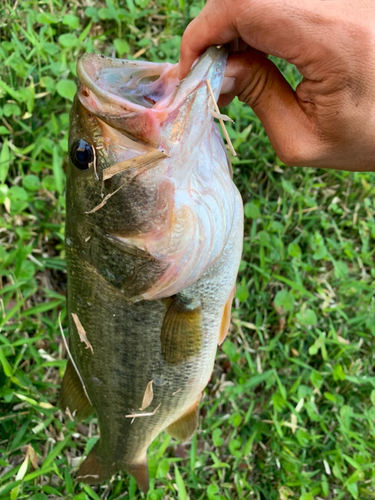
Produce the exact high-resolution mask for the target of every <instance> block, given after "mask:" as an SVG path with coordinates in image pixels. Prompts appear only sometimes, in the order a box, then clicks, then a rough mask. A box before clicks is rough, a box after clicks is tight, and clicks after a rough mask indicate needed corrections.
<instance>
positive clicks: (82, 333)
mask: <svg viewBox="0 0 375 500" xmlns="http://www.w3.org/2000/svg"><path fill="white" fill-rule="evenodd" d="M71 314H72V318H73V320H74V323H75V325H76V327H77V332H78V335H79V340H80V341H81V342H84V343H85V344H86V349H90V351H91V352H92V354H94V349H93V348H92V345H91V344H90V342H89V340H88V338H87V335H86V332H85V329H84V328H83V326H82V323H81V321H80V319H79V317H78V316H77V314H76V313H71Z"/></svg>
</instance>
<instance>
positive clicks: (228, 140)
mask: <svg viewBox="0 0 375 500" xmlns="http://www.w3.org/2000/svg"><path fill="white" fill-rule="evenodd" d="M206 85H207V88H208V91H209V93H210V94H211V98H212V101H213V103H214V107H215V111H216V113H218V114H221V113H220V110H219V107H218V105H217V102H216V99H215V96H214V93H213V92H212V87H211V84H210V81H209V80H206ZM218 120H219V122H220V125H221V128H222V130H223V134H224V136H225V139H226V140H227V143H228V146H229V149H230V150H231V153H232V155H233V156H237V153H236V152H235V150H234V147H233V144H232V141H231V140H230V137H229V135H228V132H227V129H226V128H225V125H224V121H223V119H222V118H218Z"/></svg>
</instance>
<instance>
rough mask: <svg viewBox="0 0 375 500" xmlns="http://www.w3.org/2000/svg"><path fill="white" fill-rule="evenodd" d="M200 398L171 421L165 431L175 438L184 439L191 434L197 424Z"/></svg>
mask: <svg viewBox="0 0 375 500" xmlns="http://www.w3.org/2000/svg"><path fill="white" fill-rule="evenodd" d="M199 400H200V398H199V399H198V400H197V401H196V402H195V403H194V404H193V405H192V406H191V407H190V408H189V409H188V410H187V411H186V412H185V413H184V414H183V415H182V417H180V418H179V419H178V420H176V421H175V422H173V424H171V425H170V426H169V427H167V429H166V431H167V432H168V434H169V435H170V436H172V437H174V438H175V439H179V440H180V441H186V440H187V439H189V437H190V436H192V435H193V434H194V432H195V430H196V428H197V426H198V407H199Z"/></svg>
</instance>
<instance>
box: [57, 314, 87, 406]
mask: <svg viewBox="0 0 375 500" xmlns="http://www.w3.org/2000/svg"><path fill="white" fill-rule="evenodd" d="M59 327H60V332H61V335H62V338H63V340H64V344H65V349H66V352H67V353H68V356H69V359H70V361H71V362H72V365H73V366H74V369H75V371H76V373H77V375H78V378H79V380H80V381H81V384H82V387H83V391H84V393H85V395H86V397H87V399H88V401H89V403H90V405H91V406H92V403H91V400H90V398H89V395H88V394H87V391H86V386H85V384H84V382H83V379H82V377H81V374H80V373H79V371H78V368H77V365H76V364H75V362H74V359H73V356H72V355H71V354H70V351H69V347H68V342H67V341H66V338H65V335H64V330H63V327H62V324H61V311H60V313H59Z"/></svg>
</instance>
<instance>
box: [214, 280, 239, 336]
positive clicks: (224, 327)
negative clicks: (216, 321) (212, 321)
mask: <svg viewBox="0 0 375 500" xmlns="http://www.w3.org/2000/svg"><path fill="white" fill-rule="evenodd" d="M235 292H236V287H234V288H233V290H232V291H231V292H230V295H229V297H228V300H227V302H226V304H225V306H224V313H223V318H222V320H221V325H220V333H219V340H218V344H219V345H221V344H222V343H223V342H224V340H225V338H226V336H227V335H228V331H229V327H230V317H231V312H232V302H233V297H234V294H235Z"/></svg>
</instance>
